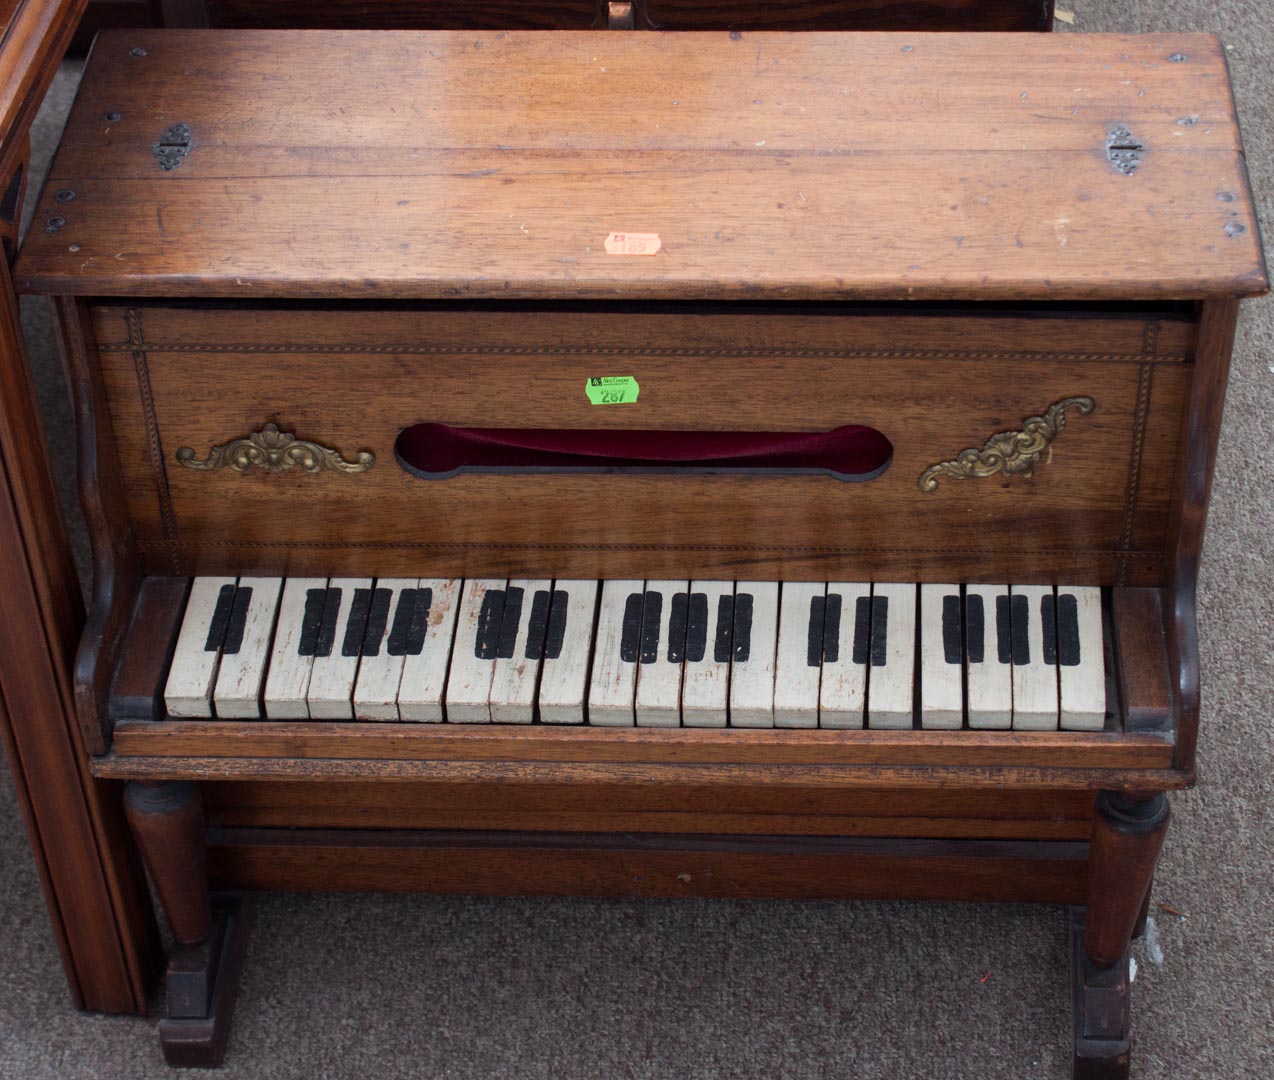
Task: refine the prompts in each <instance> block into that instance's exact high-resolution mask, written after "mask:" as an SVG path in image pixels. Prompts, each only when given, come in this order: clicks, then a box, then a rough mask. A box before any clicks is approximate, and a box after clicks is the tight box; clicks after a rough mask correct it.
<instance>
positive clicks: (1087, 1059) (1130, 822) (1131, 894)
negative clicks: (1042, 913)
mask: <svg viewBox="0 0 1274 1080" xmlns="http://www.w3.org/2000/svg"><path fill="white" fill-rule="evenodd" d="M1168 817H1169V813H1168V800H1167V799H1166V798H1165V797H1164V795H1163V793H1162V792H1153V793H1148V794H1145V793H1140V792H1138V793H1127V792H1112V791H1103V792H1101V793H1100V794H1099V795H1098V796H1097V807H1096V815H1095V817H1094V820H1093V836H1092V843H1091V847H1090V851H1089V862H1088V907H1087V909H1086V910H1082V909H1076V910H1074V911H1073V912H1072V914H1071V979H1072V990H1073V995H1074V1005H1075V1057H1074V1075H1075V1078H1076V1080H1123V1078H1125V1077H1127V1076H1128V1067H1129V1052H1130V1049H1131V1038H1130V1034H1129V994H1128V990H1129V983H1130V977H1129V964H1128V945H1129V943H1130V941H1131V940H1132V936H1133V933H1134V931H1135V929H1136V927H1137V926H1138V924H1139V923H1142V922H1144V919H1145V911H1146V904H1147V902H1148V900H1149V896H1150V883H1151V880H1152V879H1153V878H1154V872H1155V864H1156V862H1158V859H1159V849H1160V848H1161V847H1162V846H1163V838H1164V835H1165V834H1166V833H1167V831H1168Z"/></svg>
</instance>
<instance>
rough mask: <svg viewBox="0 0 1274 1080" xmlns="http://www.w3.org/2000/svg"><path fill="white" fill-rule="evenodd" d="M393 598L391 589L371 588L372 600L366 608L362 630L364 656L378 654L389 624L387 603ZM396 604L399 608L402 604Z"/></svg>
mask: <svg viewBox="0 0 1274 1080" xmlns="http://www.w3.org/2000/svg"><path fill="white" fill-rule="evenodd" d="M393 599H394V593H393V590H392V589H373V590H372V602H371V606H370V607H369V608H368V610H367V626H366V628H365V629H364V630H363V655H364V656H379V655H380V643H381V642H382V641H383V640H384V639H385V627H386V626H388V625H389V605H390V604H391V603H392V602H393ZM398 606H399V607H400V608H401V607H402V604H401V603H399V605H398ZM390 655H391V656H392V655H393V654H392V653H391V654H390Z"/></svg>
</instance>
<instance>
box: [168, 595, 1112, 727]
mask: <svg viewBox="0 0 1274 1080" xmlns="http://www.w3.org/2000/svg"><path fill="white" fill-rule="evenodd" d="M165 703H166V706H167V710H168V712H169V714H170V715H172V716H174V717H212V716H216V717H220V718H224V719H254V718H262V717H264V718H267V719H271V720H291V719H315V720H388V721H395V720H402V721H419V722H433V723H439V722H447V723H452V724H485V723H496V724H530V723H534V722H539V723H546V724H590V725H593V726H597V727H606V726H622V727H628V726H632V725H637V726H646V727H683V726H684V727H709V728H729V727H733V728H816V727H822V728H861V727H864V726H865V727H868V728H876V729H890V728H893V729H911V728H916V727H919V728H923V729H959V728H966V727H967V728H979V729H994V728H1003V729H1009V728H1012V729H1016V730H1034V731H1051V730H1057V729H1059V728H1060V729H1063V730H1085V731H1092V730H1100V729H1102V728H1103V727H1104V726H1105V723H1106V716H1107V713H1106V676H1105V664H1104V659H1103V642H1102V604H1101V590H1100V589H1098V588H1093V587H1071V586H1057V587H1053V586H1038V585H1025V586H1010V585H968V586H958V585H913V584H866V583H845V582H827V583H823V582H788V583H785V584H779V583H776V582H767V581H740V582H726V581H605V582H600V583H599V582H596V581H532V580H511V581H505V580H485V579H468V580H465V581H457V580H441V579H420V580H417V579H415V578H382V579H379V580H375V581H374V580H372V579H371V578H332V579H330V580H329V579H325V578H288V579H281V578H263V577H243V578H237V579H236V578H233V577H201V578H196V579H195V580H194V583H193V586H192V588H191V591H190V596H189V600H188V602H187V606H186V611H185V615H184V618H183V620H182V625H181V630H180V633H179V635H178V638H177V644H176V648H175V652H174V655H173V660H172V664H171V667H170V668H169V673H168V680H167V685H166V687H165Z"/></svg>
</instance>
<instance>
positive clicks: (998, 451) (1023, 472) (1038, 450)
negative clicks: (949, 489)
mask: <svg viewBox="0 0 1274 1080" xmlns="http://www.w3.org/2000/svg"><path fill="white" fill-rule="evenodd" d="M1095 408H1097V402H1095V401H1094V400H1093V399H1092V398H1090V397H1068V398H1062V400H1061V401H1059V402H1057V403H1056V404H1054V405H1050V406H1049V407H1048V410H1047V411H1046V412H1045V413H1044V415H1043V416H1030V417H1027V419H1026V420H1025V421H1023V423H1022V430H1021V431H1002V432H1000V433H999V434H998V435H992V436H991V437H990V438H989V439H987V441H986V444H985V445H984V446H983V447H982V449H981V450H976V449H969V450H961V451H960V453H959V454H957V455H956V458H955V460H954V461H940V462H938V464H937V465H930V466H929V468H927V469H925V471H924V472H922V473H921V474H920V479H919V480H918V481H917V484H918V485H919V486H920V490H921V491H937V489H938V479H939V477H950V478H952V479H955V480H967V479H970V478H971V477H977V476H994V475H995V474H996V473H1004V474H1005V475H1006V476H1032V475H1034V473H1035V466H1036V465H1038V464H1039V460H1040V455H1041V454H1042V453H1043V452H1044V451H1045V450H1047V449H1048V447H1049V445H1050V444H1051V443H1052V441H1053V440H1054V439H1055V438H1057V436H1058V435H1059V434H1060V433H1061V431H1062V429H1063V428H1065V427H1066V410H1067V409H1078V410H1079V415H1080V416H1087V415H1088V414H1089V413H1091V412H1092V411H1093V410H1094V409H1095Z"/></svg>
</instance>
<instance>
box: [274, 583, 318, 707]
mask: <svg viewBox="0 0 1274 1080" xmlns="http://www.w3.org/2000/svg"><path fill="white" fill-rule="evenodd" d="M326 597H327V578H288V579H287V580H286V581H285V582H284V583H283V599H282V601H281V602H280V604H279V617H278V619H277V620H276V622H275V628H274V644H273V646H272V647H271V650H270V671H269V674H268V675H267V677H266V682H265V715H266V716H267V717H269V719H271V720H306V719H308V718H309V715H310V710H309V706H308V705H306V702H305V695H306V692H307V691H308V690H309V688H310V669H311V668H312V667H313V666H314V647H315V644H316V643H317V641H318V632H319V624H320V623H321V622H322V620H323V601H324V600H325V599H326Z"/></svg>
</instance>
